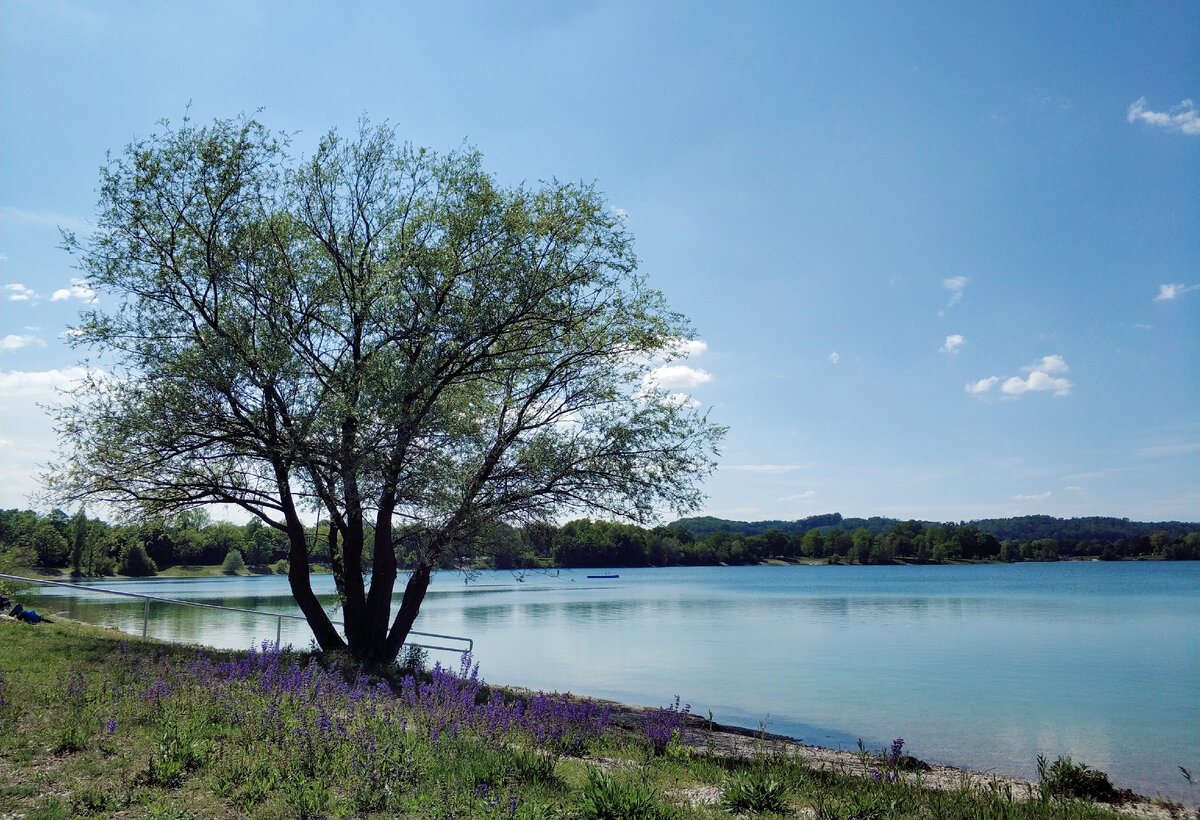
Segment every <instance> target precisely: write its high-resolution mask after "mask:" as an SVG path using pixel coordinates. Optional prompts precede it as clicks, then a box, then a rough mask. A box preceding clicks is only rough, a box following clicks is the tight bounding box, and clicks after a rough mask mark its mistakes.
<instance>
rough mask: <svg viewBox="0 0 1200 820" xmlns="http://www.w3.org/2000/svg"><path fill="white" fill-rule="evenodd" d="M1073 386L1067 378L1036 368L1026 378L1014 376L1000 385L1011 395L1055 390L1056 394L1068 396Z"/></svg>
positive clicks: (1003, 390)
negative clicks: (1056, 376)
mask: <svg viewBox="0 0 1200 820" xmlns="http://www.w3.org/2000/svg"><path fill="white" fill-rule="evenodd" d="M1072 387H1074V385H1073V384H1071V383H1070V382H1069V381H1067V380H1066V379H1062V378H1055V377H1054V376H1051V375H1050V374H1049V373H1045V372H1043V371H1041V370H1035V371H1033V372H1032V373H1030V374H1029V375H1028V376H1027V377H1025V378H1024V379H1022V378H1021V377H1020V376H1012V377H1010V378H1008V379H1005V380H1004V384H1002V385H1001V386H1000V390H1001V392H1003V393H1005V394H1007V395H1009V396H1019V395H1021V394H1022V393H1029V392H1031V391H1032V392H1039V391H1044V390H1053V391H1054V395H1056V396H1066V395H1068V394H1069V393H1070V392H1071V388H1072Z"/></svg>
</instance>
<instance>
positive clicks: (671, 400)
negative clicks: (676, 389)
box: [663, 393, 700, 407]
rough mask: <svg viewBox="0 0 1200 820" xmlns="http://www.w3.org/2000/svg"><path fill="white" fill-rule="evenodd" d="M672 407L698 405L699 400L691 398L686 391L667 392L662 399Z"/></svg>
mask: <svg viewBox="0 0 1200 820" xmlns="http://www.w3.org/2000/svg"><path fill="white" fill-rule="evenodd" d="M663 401H665V402H666V403H667V404H669V405H671V406H672V407H699V406H700V402H698V401H696V400H695V399H693V398H692V397H691V396H689V395H688V394H687V393H668V394H667V396H666V398H665V399H664V400H663Z"/></svg>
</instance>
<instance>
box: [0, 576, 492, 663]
mask: <svg viewBox="0 0 1200 820" xmlns="http://www.w3.org/2000/svg"><path fill="white" fill-rule="evenodd" d="M0 578H8V579H9V580H12V581H25V582H27V583H30V584H36V585H38V586H45V585H49V586H56V587H66V588H68V589H82V590H86V591H88V592H98V593H100V594H102V595H120V596H122V597H124V598H141V599H142V600H144V601H145V606H144V607H143V610H142V640H143V641H144V640H146V637H147V635H148V633H149V631H150V602H151V601H156V602H158V603H161V604H179V605H180V606H194V607H201V608H203V609H219V610H223V611H225V612H244V613H246V614H249V615H257V616H259V617H263V618H275V619H276V622H275V645H276V646H279V642H280V640H281V638H282V637H283V621H284V619H285V618H286V619H287V620H289V621H304V622H305V623H307V622H308V621H307V619H306V618H305V617H304V616H303V615H286V614H284V613H282V612H263V611H262V610H261V609H239V608H238V607H234V606H221V605H220V604H202V603H200V602H198V601H181V600H179V599H178V598H160V597H158V596H156V595H143V594H141V593H139V592H121V591H119V590H115V589H101V588H100V587H89V586H84V585H83V584H69V583H66V582H64V581H48V580H44V579H41V578H25V577H22V576H20V575H5V574H3V573H0ZM332 623H333V624H334V625H335V626H341V627H345V625H346V624H345V622H343V621H332ZM408 634H409V635H416V636H418V637H421V638H436V639H438V640H444V641H461V642H462V643H463V644H465V648H464V647H463V646H438V645H436V644H427V643H417V642H416V641H405V645H411V646H419V647H421V648H422V649H439V650H443V651H446V652H458V653H462V652H473V651H474V649H475V641H474V640H473V639H471V638H463V637H460V636H458V635H439V634H437V633H436V632H417V631H416V630H412V631H410V632H409V633H408Z"/></svg>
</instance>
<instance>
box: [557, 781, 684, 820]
mask: <svg viewBox="0 0 1200 820" xmlns="http://www.w3.org/2000/svg"><path fill="white" fill-rule="evenodd" d="M579 808H580V813H581V815H582V817H583V818H584V820H670V819H671V818H674V817H675V812H674V811H672V810H671V809H670V808H669V807H667V806H664V805H663V804H662V803H660V802H659V800H658V792H657V791H655V790H654V787H652V786H650V785H649V784H647V783H636V782H633V781H631V780H617V779H615V778H612V777H609V776H608V775H606V774H604V773H603V772H600V771H597V770H595V769H593V770H592V771H590V772H588V782H587V785H586V786H584V788H583V793H582V794H581V795H580V801H579Z"/></svg>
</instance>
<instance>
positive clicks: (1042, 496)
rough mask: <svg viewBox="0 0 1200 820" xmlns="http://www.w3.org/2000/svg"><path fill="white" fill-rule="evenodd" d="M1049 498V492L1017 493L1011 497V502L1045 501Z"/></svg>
mask: <svg viewBox="0 0 1200 820" xmlns="http://www.w3.org/2000/svg"><path fill="white" fill-rule="evenodd" d="M1049 497H1050V491H1049V490H1046V492H1044V493H1017V494H1016V495H1014V496H1013V501H1045V500H1046V499H1048V498H1049Z"/></svg>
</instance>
